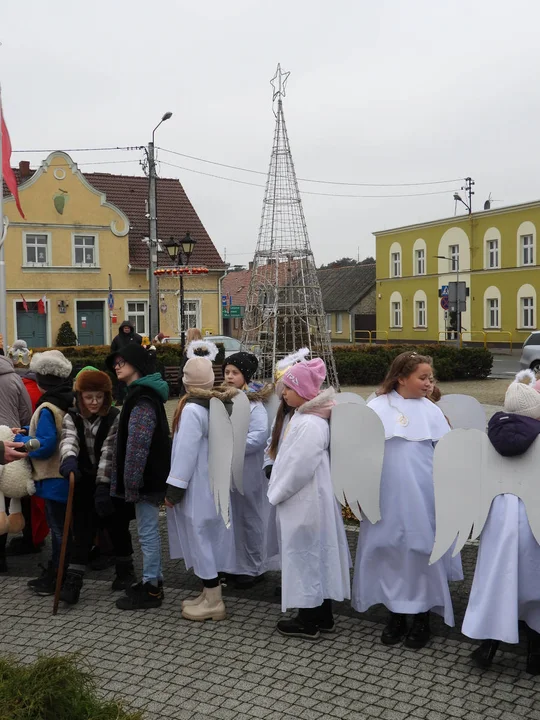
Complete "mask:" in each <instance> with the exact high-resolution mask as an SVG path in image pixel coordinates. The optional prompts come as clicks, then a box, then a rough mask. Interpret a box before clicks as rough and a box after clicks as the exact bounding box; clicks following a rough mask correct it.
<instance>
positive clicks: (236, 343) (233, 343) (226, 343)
mask: <svg viewBox="0 0 540 720" xmlns="http://www.w3.org/2000/svg"><path fill="white" fill-rule="evenodd" d="M204 340H211V341H212V342H213V343H221V344H222V345H223V348H224V349H225V357H226V358H227V357H229V355H233V354H234V353H236V352H239V351H240V350H243V349H244V348H243V345H242V343H241V342H240V340H237V339H236V338H232V337H228V336H227V335H207V336H206V337H205V338H204ZM163 342H164V343H173V344H175V345H179V344H180V342H181V338H179V337H167V338H163Z"/></svg>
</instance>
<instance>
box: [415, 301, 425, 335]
mask: <svg viewBox="0 0 540 720" xmlns="http://www.w3.org/2000/svg"><path fill="white" fill-rule="evenodd" d="M416 327H420V328H425V327H427V320H426V301H425V300H417V301H416Z"/></svg>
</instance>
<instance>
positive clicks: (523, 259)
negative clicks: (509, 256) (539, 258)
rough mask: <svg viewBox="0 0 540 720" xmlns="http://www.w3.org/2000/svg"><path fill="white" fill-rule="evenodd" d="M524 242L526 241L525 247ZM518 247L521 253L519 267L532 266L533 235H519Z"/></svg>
mask: <svg viewBox="0 0 540 720" xmlns="http://www.w3.org/2000/svg"><path fill="white" fill-rule="evenodd" d="M525 241H527V246H525ZM519 246H520V253H521V266H522V267H530V266H531V265H534V264H535V258H534V251H535V247H534V235H533V234H532V233H526V234H525V235H520V237H519ZM526 251H527V252H526ZM528 258H530V262H527V259H528Z"/></svg>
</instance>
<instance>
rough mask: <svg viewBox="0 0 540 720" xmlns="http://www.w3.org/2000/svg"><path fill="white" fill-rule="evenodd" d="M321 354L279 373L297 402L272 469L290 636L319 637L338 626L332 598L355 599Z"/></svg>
mask: <svg viewBox="0 0 540 720" xmlns="http://www.w3.org/2000/svg"><path fill="white" fill-rule="evenodd" d="M325 377H326V366H325V364H324V362H323V361H322V360H320V359H319V358H315V359H314V360H310V361H304V362H300V363H297V364H295V365H293V366H292V367H290V368H289V370H287V372H286V373H285V374H284V376H283V378H282V382H283V386H284V387H283V399H284V401H285V402H286V404H287V406H288V407H289V408H294V414H293V415H292V417H291V419H290V421H289V423H288V425H287V428H286V430H285V432H284V434H283V439H282V441H281V445H280V447H279V452H278V453H277V457H276V460H275V463H274V465H273V468H272V473H271V476H270V482H269V487H268V499H269V500H270V503H271V504H272V505H274V506H275V507H276V524H277V534H278V541H279V548H280V554H281V567H282V592H281V598H282V610H283V611H286V610H287V609H289V608H297V609H298V614H297V615H296V617H294V618H292V619H289V620H280V621H279V622H278V624H277V630H278V632H280V633H281V634H282V635H285V636H289V637H303V638H307V639H317V638H318V637H319V635H320V633H321V632H323V633H324V632H333V631H334V618H333V612H332V600H337V601H342V600H345V599H347V598H349V597H350V578H349V567H350V556H349V550H348V546H347V538H346V535H345V529H344V526H343V521H342V519H341V513H340V511H339V508H338V504H337V502H336V499H335V497H334V492H333V487H332V480H331V476H330V458H329V446H330V427H329V423H328V420H329V418H330V416H331V413H332V408H333V406H334V400H333V398H334V390H333V389H332V388H329V389H328V390H325V391H323V392H322V393H321V392H320V388H321V386H322V383H323V381H324V379H325Z"/></svg>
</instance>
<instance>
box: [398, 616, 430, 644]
mask: <svg viewBox="0 0 540 720" xmlns="http://www.w3.org/2000/svg"><path fill="white" fill-rule="evenodd" d="M430 637H431V630H430V627H429V612H424V613H418V614H417V615H415V616H414V617H413V623H412V625H411V629H410V630H409V632H408V633H407V637H406V638H405V642H404V643H403V644H404V645H405V647H408V648H410V649H411V650H420V649H421V648H423V647H425V646H426V645H427V644H428V642H429V639H430Z"/></svg>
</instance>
